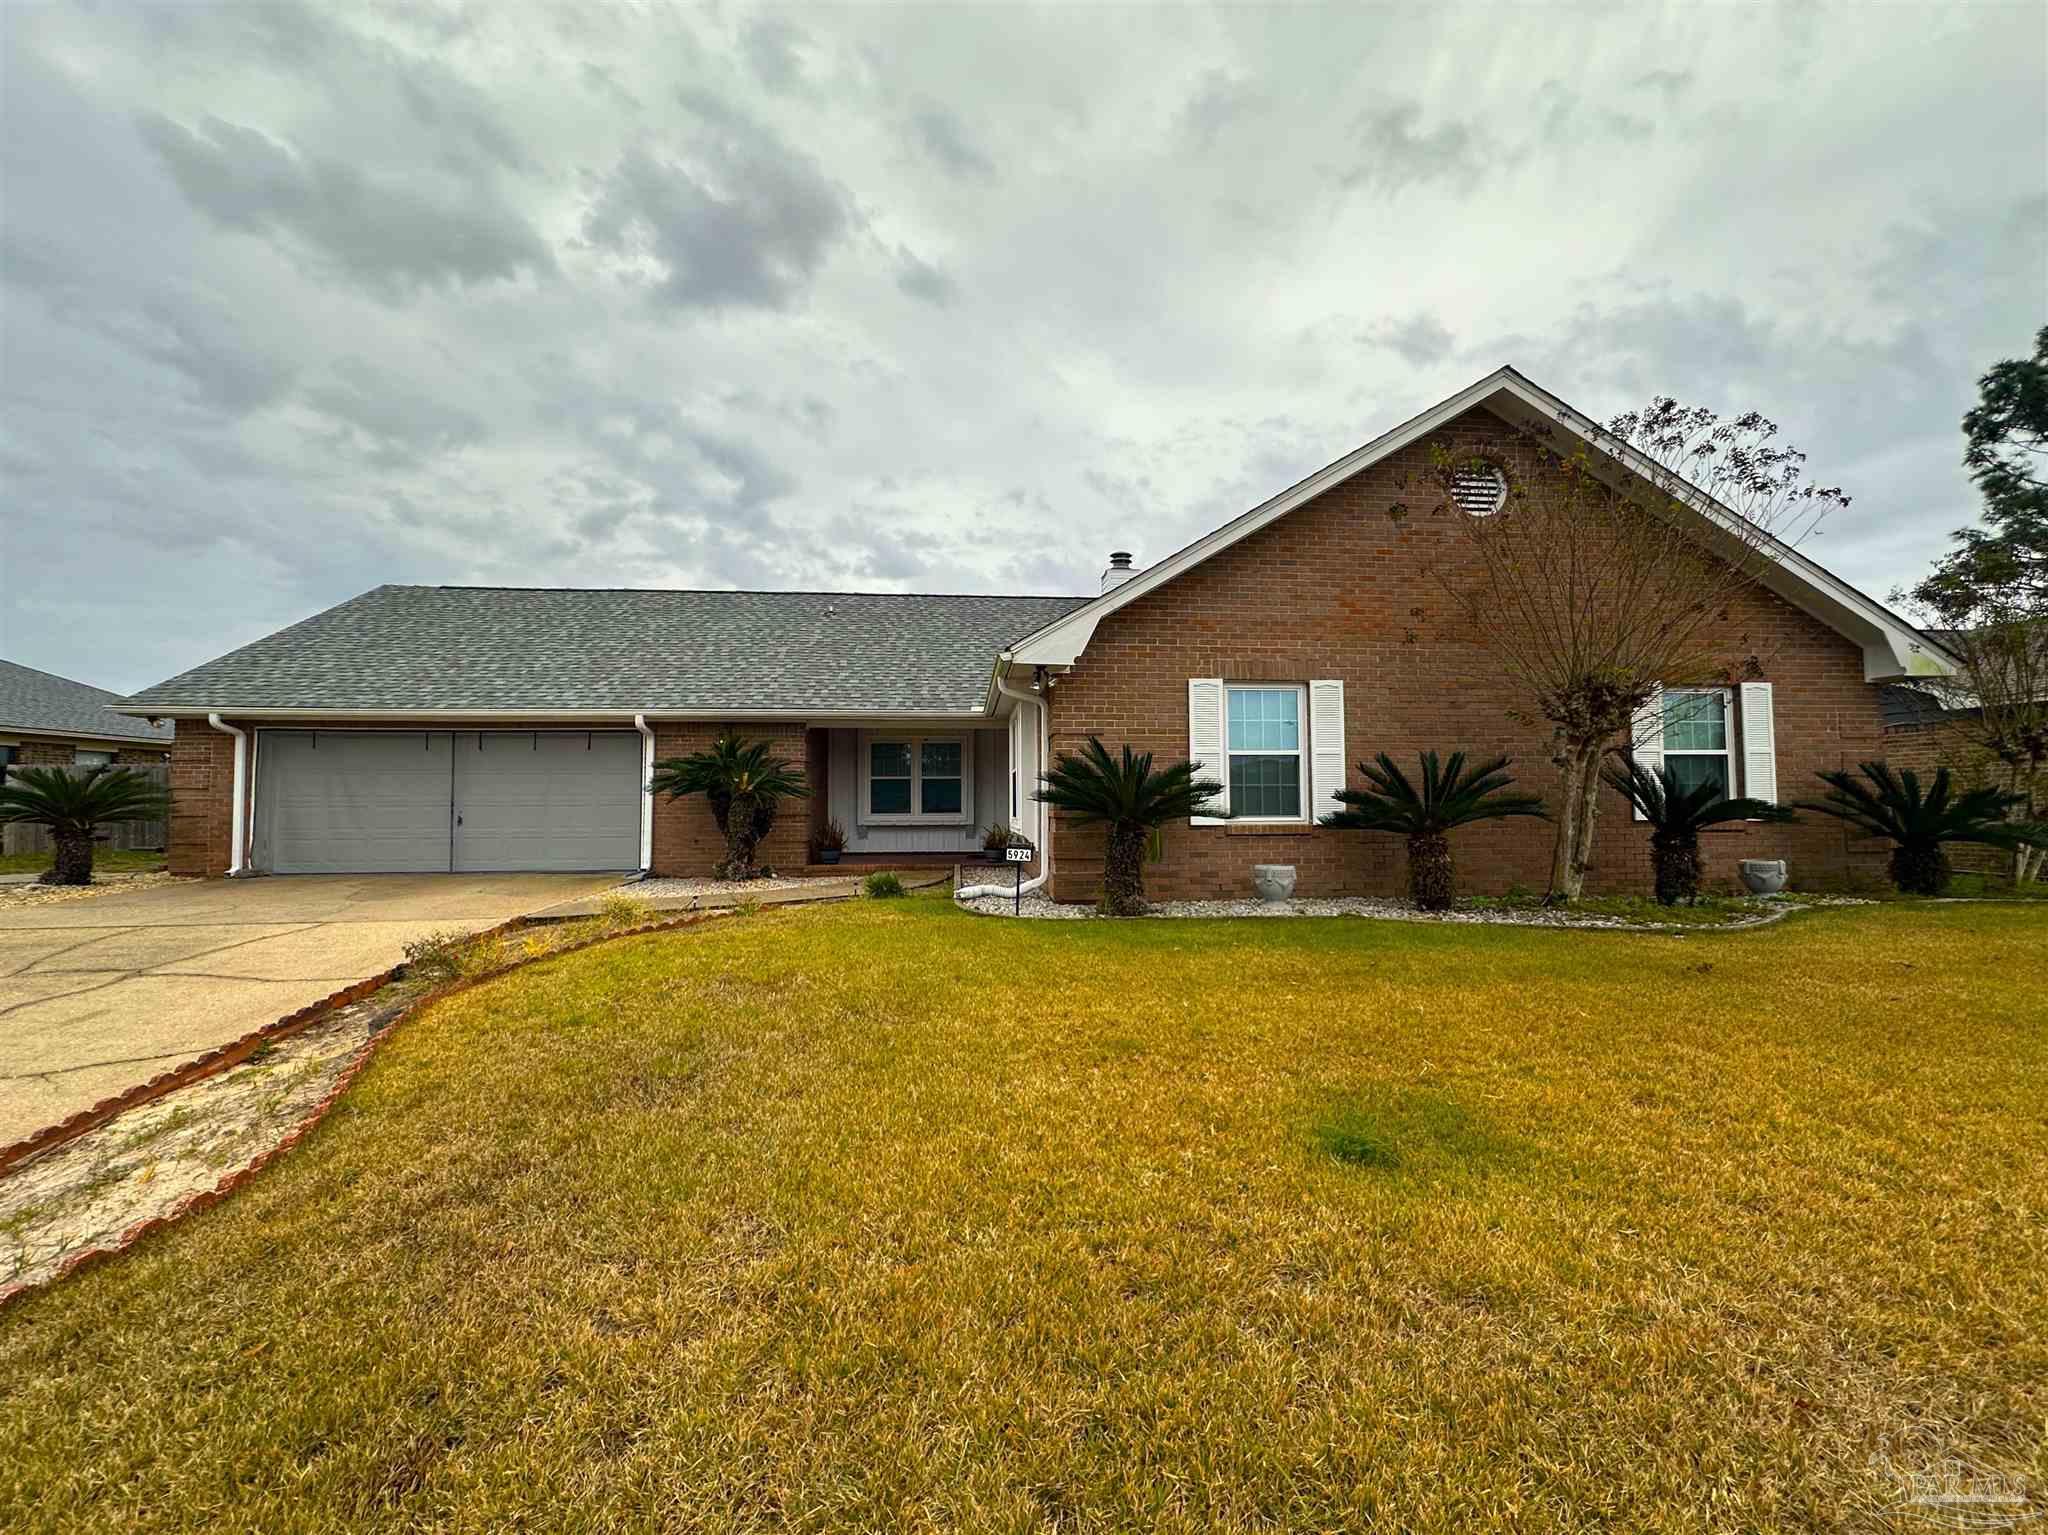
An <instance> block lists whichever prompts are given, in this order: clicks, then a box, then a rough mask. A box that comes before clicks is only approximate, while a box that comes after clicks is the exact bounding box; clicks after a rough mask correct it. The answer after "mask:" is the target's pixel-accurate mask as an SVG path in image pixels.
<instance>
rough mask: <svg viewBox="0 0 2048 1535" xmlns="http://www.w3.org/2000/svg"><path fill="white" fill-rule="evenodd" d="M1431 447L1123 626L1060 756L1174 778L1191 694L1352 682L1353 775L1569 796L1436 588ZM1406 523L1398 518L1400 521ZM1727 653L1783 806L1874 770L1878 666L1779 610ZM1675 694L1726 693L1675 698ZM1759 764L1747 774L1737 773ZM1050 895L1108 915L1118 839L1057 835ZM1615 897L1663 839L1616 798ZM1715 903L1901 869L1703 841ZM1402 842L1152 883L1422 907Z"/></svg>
mask: <svg viewBox="0 0 2048 1535" xmlns="http://www.w3.org/2000/svg"><path fill="white" fill-rule="evenodd" d="M1501 430H1502V427H1501V424H1500V423H1498V422H1496V421H1495V420H1494V419H1493V418H1491V417H1490V416H1487V415H1486V414H1485V413H1484V412H1478V411H1475V412H1473V413H1472V414H1471V415H1469V416H1467V417H1465V418H1463V419H1461V420H1460V421H1458V422H1455V423H1452V424H1451V425H1450V426H1449V427H1447V428H1446V429H1445V431H1444V433H1442V434H1439V439H1438V440H1442V439H1443V438H1450V439H1452V440H1454V441H1456V442H1458V443H1461V444H1466V445H1476V444H1477V443H1479V442H1482V441H1488V440H1492V439H1493V438H1495V437H1496V435H1497V434H1498V433H1500V432H1501ZM1429 455H1430V443H1429V441H1428V440H1425V441H1424V442H1420V443H1417V444H1414V445H1413V446H1411V447H1409V448H1407V449H1405V450H1403V451H1402V452H1401V453H1398V454H1396V455H1394V456H1392V457H1391V458H1389V459H1387V460H1385V461H1383V462H1381V463H1380V464H1378V465H1375V466H1374V467H1373V468H1372V469H1369V470H1367V471H1365V472H1364V473H1362V474H1359V475H1356V476H1354V477H1353V478H1352V479H1351V480H1349V481H1348V482H1346V483H1345V484H1343V485H1340V486H1337V487H1334V488H1333V489H1331V490H1329V491H1327V492H1325V493H1324V494H1323V495H1321V496H1319V497H1317V498H1316V499H1315V500H1313V501H1311V502H1309V503H1307V504H1305V505H1303V506H1301V507H1299V508H1297V509H1296V510H1295V511H1293V512H1291V513H1289V514H1288V515H1287V516H1285V517H1283V518H1281V519H1280V520H1279V521H1277V522H1275V523H1272V524H1270V525H1269V526H1267V527H1266V528H1263V529H1261V530H1260V531H1259V532H1257V533H1254V534H1252V535H1251V536H1250V537H1249V538H1246V539H1244V540H1243V541H1241V542H1239V543H1238V544H1236V545H1234V546H1232V547H1231V548H1229V549H1227V550H1225V551H1223V552H1222V553H1221V554H1218V555H1215V556H1213V557H1212V558H1210V559H1209V560H1207V561H1205V562H1204V563H1203V564H1201V565H1199V566H1197V567H1195V569H1193V570H1192V571H1190V572H1188V573H1187V574H1185V575H1183V576H1181V577H1180V578H1179V579H1177V580H1175V581H1173V582H1170V583H1169V584H1167V585H1166V586H1163V587H1161V588H1159V589H1158V590H1157V591H1154V592H1149V593H1147V594H1146V595H1145V596H1143V597H1141V598H1139V599H1138V600H1137V601H1135V602H1133V603H1131V604H1130V605H1129V606H1128V607H1126V608H1123V609H1121V610H1120V611H1118V612H1117V613H1115V614H1112V615H1111V616H1110V617H1108V618H1106V619H1104V620H1103V621H1102V623H1101V624H1100V625H1099V626H1098V627H1097V629H1096V631H1095V635H1094V638H1093V639H1092V640H1091V641H1090V643H1089V646H1088V649H1087V650H1086V651H1085V652H1084V653H1083V654H1082V656H1081V657H1080V659H1079V661H1078V663H1077V664H1076V666H1075V667H1074V669H1073V670H1072V671H1071V672H1070V673H1067V674H1066V675H1064V676H1062V677H1061V678H1060V680H1059V683H1058V685H1057V686H1056V687H1055V688H1054V689H1053V690H1052V744H1053V749H1054V751H1055V752H1058V751H1063V750H1073V749H1074V748H1076V747H1078V746H1079V745H1080V744H1081V742H1082V741H1083V740H1084V739H1085V738H1086V737H1087V736H1089V735H1091V734H1094V735H1099V736H1101V737H1102V739H1103V741H1104V743H1105V744H1107V745H1109V746H1111V747H1117V746H1120V745H1122V744H1123V743H1125V742H1129V743H1130V744H1131V745H1133V746H1135V747H1137V748H1139V749H1141V750H1150V751H1152V752H1154V753H1155V754H1157V756H1158V757H1159V758H1160V759H1162V760H1164V761H1177V760H1179V759H1181V758H1183V757H1185V756H1186V755H1187V753H1188V719H1187V682H1188V679H1189V678H1190V677H1222V678H1224V679H1226V680H1229V681H1240V682H1306V681H1309V680H1311V679H1315V678H1324V677H1336V678H1342V679H1343V681H1344V684H1345V696H1344V703H1345V755H1346V758H1347V759H1348V761H1349V763H1350V764H1351V767H1350V769H1349V778H1350V782H1351V783H1352V785H1353V787H1357V786H1359V785H1360V783H1361V782H1362V780H1361V779H1360V777H1359V775H1358V772H1357V768H1356V763H1357V762H1358V761H1359V760H1360V759H1362V758H1369V757H1370V756H1371V755H1372V754H1373V753H1375V752H1378V751H1386V752H1389V753H1391V754H1392V755H1393V756H1394V757H1395V758H1396V759H1397V760H1400V761H1402V762H1404V763H1412V762H1413V760H1414V758H1415V755H1416V753H1418V752H1419V751H1421V750H1423V749H1426V748H1432V747H1433V748H1436V749H1437V750H1439V751H1442V752H1446V753H1448V752H1451V751H1454V750H1461V749H1462V750H1464V751H1467V752H1469V753H1474V754H1490V753H1494V752H1506V753H1508V754H1510V755H1511V756H1512V757H1514V759H1515V769H1514V770H1515V771H1516V773H1517V774H1518V776H1519V778H1520V781H1521V786H1522V787H1526V788H1530V789H1534V790H1540V791H1551V792H1554V790H1553V785H1554V774H1555V770H1554V769H1553V768H1552V766H1551V764H1550V762H1549V760H1548V752H1549V737H1548V732H1547V730H1546V729H1545V728H1544V727H1542V726H1541V725H1540V724H1538V725H1530V724H1527V723H1518V722H1517V721H1516V720H1514V719H1513V718H1511V714H1512V712H1513V711H1514V710H1516V709H1517V708H1518V707H1523V706H1524V705H1525V702H1526V701H1525V700H1524V699H1522V698H1521V697H1519V696H1518V695H1517V694H1516V692H1515V690H1514V689H1513V687H1512V686H1511V685H1510V684H1509V683H1508V682H1507V681H1506V679H1505V678H1503V677H1502V676H1501V675H1500V671H1499V668H1498V666H1497V665H1496V664H1495V663H1494V662H1493V660H1492V658H1491V656H1490V655H1489V653H1488V652H1487V651H1485V650H1484V649H1482V648H1481V647H1480V646H1479V645H1478V644H1477V643H1474V642H1471V641H1468V640H1462V639H1460V638H1458V637H1457V634H1456V626H1457V624H1458V623H1459V622H1460V620H1459V619H1458V617H1457V615H1456V614H1455V612H1454V611H1453V606H1452V604H1451V603H1450V602H1449V600H1448V598H1447V596H1446V593H1445V588H1444V582H1443V578H1442V577H1441V576H1440V575H1438V574H1437V573H1436V572H1437V571H1438V570H1439V568H1448V567H1447V562H1450V561H1454V560H1455V559H1457V558H1458V546H1459V543H1460V541H1461V540H1460V536H1459V531H1458V524H1457V523H1456V522H1455V521H1454V520H1453V518H1454V517H1455V515H1456V514H1450V513H1436V512H1434V511H1432V510H1430V509H1429V504H1430V500H1431V498H1430V497H1428V496H1427V494H1426V493H1424V492H1422V491H1421V489H1420V486H1421V484H1422V481H1423V477H1424V475H1425V474H1426V473H1427V471H1428V469H1429V465H1430V456H1429ZM1404 501H1405V502H1408V503H1410V507H1409V509H1408V511H1407V513H1406V515H1404V516H1401V517H1398V518H1396V517H1394V516H1391V515H1390V511H1391V509H1393V508H1394V507H1395V506H1396V504H1397V503H1400V502H1404ZM1723 628H1724V631H1725V632H1724V633H1723V634H1722V635H1721V636H1719V638H1720V639H1721V640H1722V641H1724V642H1725V643H1726V645H1727V646H1728V647H1729V649H1730V650H1731V652H1733V653H1737V654H1741V655H1743V656H1754V657H1756V658H1757V664H1758V666H1759V667H1760V672H1759V673H1758V676H1759V680H1764V681H1769V682H1772V683H1774V684H1775V687H1774V689H1773V691H1774V694H1775V698H1774V704H1775V720H1776V727H1777V728H1776V735H1777V755H1778V785H1779V797H1780V799H1783V800H1791V799H1795V798H1799V797H1802V796H1805V795H1807V794H1809V793H1811V792H1812V791H1813V790H1814V789H1816V788H1817V787H1818V785H1816V784H1815V783H1814V781H1813V773H1814V771H1815V770H1816V769H1818V768H1822V767H1830V768H1832V767H1839V766H1843V765H1846V764H1852V763H1854V762H1855V761H1857V760H1858V759H1860V758H1863V757H1869V756H1874V755H1876V754H1877V751H1878V748H1879V745H1880V736H1881V723H1880V715H1879V706H1878V705H1879V701H1878V696H1877V689H1876V688H1874V687H1871V686H1870V685H1868V684H1867V683H1865V682H1864V681H1863V660H1862V653H1861V651H1860V649H1859V648H1858V647H1857V646H1855V645H1854V644H1852V643H1851V642H1849V641H1848V640H1846V639H1843V638H1842V637H1841V636H1839V635H1837V634H1836V633H1834V632H1833V631H1832V630H1830V629H1829V628H1827V627H1826V626H1825V625H1823V624H1821V623H1820V622H1819V621H1818V620H1816V619H1813V618H1811V617H1809V616H1807V615H1806V614H1804V613H1802V612H1800V611H1799V610H1798V609H1796V608H1793V607H1791V606H1789V605H1788V604H1786V603H1784V602H1781V601H1779V600H1778V599H1777V598H1775V597H1773V596H1771V595H1770V594H1768V593H1765V592H1761V591H1757V592H1753V593H1749V594H1745V595H1744V596H1743V597H1742V598H1741V599H1740V600H1739V601H1737V602H1736V603H1734V604H1732V605H1731V608H1730V611H1729V613H1728V617H1727V620H1726V622H1725V625H1724V626H1723ZM1666 680H1667V681H1668V682H1671V683H1679V682H1684V681H1698V680H1718V679H1684V678H1669V679H1666ZM1739 747H1740V743H1739V742H1738V743H1737V748H1738V750H1737V757H1736V761H1737V763H1738V772H1739V763H1740V750H1739ZM1053 835H1054V849H1053V851H1054V857H1053V870H1054V874H1053V885H1054V891H1053V894H1054V896H1055V898H1056V899H1059V900H1068V901H1071V900H1092V899H1094V897H1095V895H1096V893H1097V891H1098V889H1099V885H1100V876H1101V856H1102V849H1101V838H1100V836H1099V835H1096V834H1091V833H1089V832H1087V831H1085V830H1083V829H1080V828H1076V827H1074V826H1073V825H1072V824H1070V823H1067V822H1065V821H1064V819H1063V818H1059V817H1056V818H1055V820H1054V832H1053ZM1551 837H1552V828H1551V827H1550V826H1549V825H1548V824H1547V823H1542V822H1535V821H1508V822H1497V823H1493V824H1490V825H1484V826H1476V827H1471V828H1467V829H1466V830H1463V831H1460V832H1458V833H1456V834H1454V836H1453V839H1452V846H1453V849H1454V851H1455V854H1456V856H1457V859H1458V867H1459V878H1460V883H1461V887H1462V888H1463V889H1465V890H1466V891H1468V892H1475V893H1476V892H1499V891H1501V890H1503V889H1505V888H1507V887H1508V886H1509V885H1513V884H1520V885H1524V886H1529V887H1532V888H1535V889H1541V888H1542V887H1543V886H1544V885H1545V884H1546V882H1547V880H1548V877H1549V866H1550V847H1551ZM1594 847H1595V862H1594V866H1593V868H1592V871H1591V873H1590V875H1589V879H1588V885H1589V888H1590V889H1593V890H1596V891H1615V892H1620V891H1647V890H1648V889H1649V885H1650V869H1649V835H1648V831H1647V829H1646V828H1645V827H1643V826H1642V825H1640V824H1639V823H1636V822H1634V821H1632V820H1631V819H1630V815H1629V809H1628V806H1627V804H1626V802H1625V801H1623V800H1622V798H1621V797H1620V796H1619V795H1617V794H1615V793H1613V792H1612V791H1611V790H1609V791H1603V796H1602V801H1601V806H1600V819H1599V827H1598V831H1597V834H1596V838H1595V844H1594ZM1702 852H1703V854H1704V856H1705V861H1706V872H1707V881H1708V884H1709V885H1710V886H1713V887H1726V886H1732V884H1733V882H1734V879H1735V874H1736V863H1737V861H1738V860H1740V859H1743V858H1754V857H1772V858H1777V857H1782V858H1787V859H1789V860H1790V861H1791V864H1792V877H1793V880H1794V882H1795V883H1796V884H1798V885H1799V886H1801V887H1802V888H1818V887H1823V886H1840V885H1844V884H1854V883H1863V882H1866V881H1868V880H1871V879H1874V878H1876V877H1878V876H1879V875H1880V873H1881V868H1882V849H1881V848H1880V847H1877V846H1875V845H1871V844H1868V843H1866V842H1865V841H1863V840H1862V839H1857V840H1856V841H1855V842H1853V843H1852V841H1851V839H1850V838H1849V837H1848V836H1847V835H1846V834H1845V832H1844V831H1843V830H1842V829H1841V828H1839V827H1838V826H1837V825H1836V824H1835V823H1832V822H1828V821H1825V820H1823V819H1821V818H1819V817H1808V818H1807V822H1806V824H1802V825H1798V826H1790V827H1781V826H1739V827H1734V828H1730V829H1728V830H1725V831H1717V832H1711V833H1709V834H1707V835H1706V836H1705V837H1704V838H1703V843H1702ZM1405 862H1406V858H1405V848H1404V846H1403V845H1402V842H1401V840H1400V839H1399V838H1396V837H1389V836H1384V835H1379V834H1368V833H1361V832H1337V831H1328V830H1324V829H1322V828H1314V829H1309V828H1286V827H1269V826H1248V825H1244V826H1240V825H1224V826H1214V827H1195V826H1190V825H1188V824H1187V823H1185V822H1180V823H1176V824H1174V825H1172V826H1169V827H1168V828H1167V829H1166V832H1165V838H1164V848H1163V856H1162V857H1161V858H1160V859H1159V860H1158V861H1156V862H1154V863H1152V864H1149V865H1148V866H1147V870H1146V881H1147V889H1148V892H1149V893H1150V894H1151V895H1153V896H1154V897H1155V898H1159V899H1176V898H1182V899H1185V898H1198V897H1213V896H1228V895H1245V894H1249V893H1250V890H1251V866H1252V865H1253V864H1255V863H1288V864H1293V865H1295V867H1296V868H1297V870H1298V871H1299V884H1298V889H1299V891H1300V892H1301V893H1302V894H1305V895H1337V894H1394V893H1399V892H1402V891H1405V889H1406V879H1407V875H1406V868H1405Z"/></svg>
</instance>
